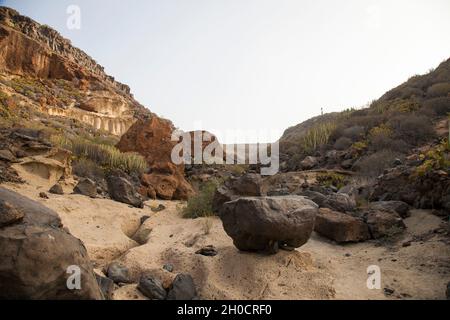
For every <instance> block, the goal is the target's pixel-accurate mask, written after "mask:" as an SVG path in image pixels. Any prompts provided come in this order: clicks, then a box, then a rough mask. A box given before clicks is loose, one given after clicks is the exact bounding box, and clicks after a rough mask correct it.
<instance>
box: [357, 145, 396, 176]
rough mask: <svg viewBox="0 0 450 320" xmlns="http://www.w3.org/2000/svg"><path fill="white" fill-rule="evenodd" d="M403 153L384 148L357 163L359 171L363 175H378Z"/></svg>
mask: <svg viewBox="0 0 450 320" xmlns="http://www.w3.org/2000/svg"><path fill="white" fill-rule="evenodd" d="M400 157H401V154H399V153H397V152H394V151H392V150H382V151H378V152H376V153H373V154H371V155H369V156H366V157H364V158H362V159H361V160H359V161H358V162H357V163H356V164H355V166H354V167H355V168H357V170H358V172H359V173H360V174H361V176H363V177H368V178H374V177H378V176H379V175H380V174H382V173H383V171H384V170H385V169H387V168H390V167H392V164H393V162H394V160H395V159H396V158H400Z"/></svg>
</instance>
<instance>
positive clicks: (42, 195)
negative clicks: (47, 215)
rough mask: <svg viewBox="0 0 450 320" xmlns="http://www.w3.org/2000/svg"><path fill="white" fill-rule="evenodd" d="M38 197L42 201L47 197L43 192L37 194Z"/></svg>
mask: <svg viewBox="0 0 450 320" xmlns="http://www.w3.org/2000/svg"><path fill="white" fill-rule="evenodd" d="M39 197H40V198H42V199H48V195H47V194H46V193H45V192H39Z"/></svg>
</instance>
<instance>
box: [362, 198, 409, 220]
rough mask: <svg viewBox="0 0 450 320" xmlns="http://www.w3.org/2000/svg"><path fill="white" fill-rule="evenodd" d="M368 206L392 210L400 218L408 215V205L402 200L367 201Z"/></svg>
mask: <svg viewBox="0 0 450 320" xmlns="http://www.w3.org/2000/svg"><path fill="white" fill-rule="evenodd" d="M369 207H370V208H371V209H375V210H382V211H394V212H397V213H398V214H399V215H400V217H402V218H407V217H408V216H409V206H408V204H407V203H405V202H403V201H395V200H391V201H376V202H371V203H369Z"/></svg>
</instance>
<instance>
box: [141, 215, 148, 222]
mask: <svg viewBox="0 0 450 320" xmlns="http://www.w3.org/2000/svg"><path fill="white" fill-rule="evenodd" d="M148 218H150V216H142V217H141V224H143V223H144V222H145V221H147V219H148Z"/></svg>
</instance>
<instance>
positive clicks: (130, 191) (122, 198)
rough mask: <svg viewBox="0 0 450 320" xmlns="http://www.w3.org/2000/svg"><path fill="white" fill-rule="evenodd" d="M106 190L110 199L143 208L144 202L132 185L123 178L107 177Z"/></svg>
mask: <svg viewBox="0 0 450 320" xmlns="http://www.w3.org/2000/svg"><path fill="white" fill-rule="evenodd" d="M108 192H109V195H110V196H111V198H112V199H114V200H116V201H119V202H122V203H126V204H129V205H132V206H133V207H136V208H143V207H144V203H143V202H142V199H141V197H140V196H139V194H138V193H137V192H136V190H135V188H134V186H133V185H132V184H131V183H130V182H129V181H128V180H127V179H125V178H122V177H116V176H110V177H108Z"/></svg>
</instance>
